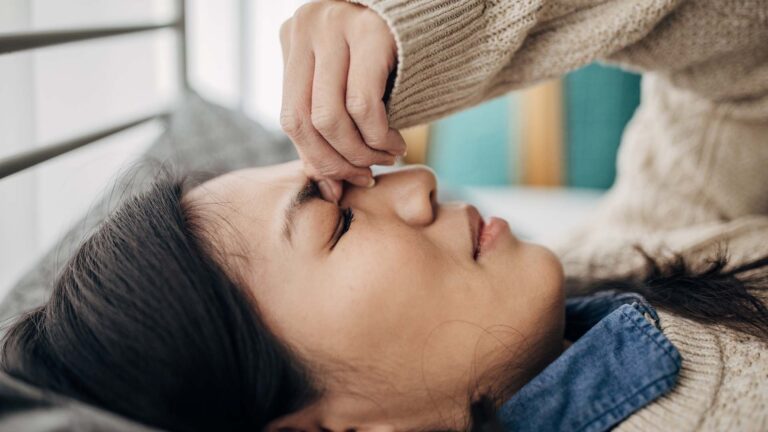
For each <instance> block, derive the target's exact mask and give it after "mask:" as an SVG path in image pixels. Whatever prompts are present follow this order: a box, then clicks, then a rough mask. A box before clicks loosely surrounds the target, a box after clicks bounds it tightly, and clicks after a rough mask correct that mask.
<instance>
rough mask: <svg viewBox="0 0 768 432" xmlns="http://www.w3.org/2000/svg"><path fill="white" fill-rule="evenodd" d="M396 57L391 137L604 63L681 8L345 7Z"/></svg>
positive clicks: (587, 4)
mask: <svg viewBox="0 0 768 432" xmlns="http://www.w3.org/2000/svg"><path fill="white" fill-rule="evenodd" d="M349 1H352V2H354V3H359V4H363V5H365V6H367V7H369V8H371V9H373V10H375V11H376V12H378V13H379V15H381V16H382V17H383V18H384V19H385V21H386V22H387V23H388V24H389V26H390V29H391V30H392V32H393V34H394V36H395V39H396V43H397V47H398V65H397V71H396V79H395V83H394V87H393V89H392V92H391V94H390V97H389V99H388V102H387V109H388V113H389V119H390V124H391V125H392V126H393V127H396V128H402V127H407V126H411V125H415V124H421V123H426V122H429V121H432V120H434V119H437V118H439V117H443V116H445V115H447V114H450V113H452V112H455V111H458V110H461V109H463V108H467V107H469V106H472V105H476V104H478V103H480V102H482V101H484V100H487V99H489V98H492V97H494V96H497V95H500V94H503V93H505V92H507V91H510V90H512V89H515V88H519V87H522V86H524V85H527V84H531V83H534V82H536V81H540V80H545V79H548V78H553V77H557V76H560V75H562V74H563V73H565V72H567V71H569V70H572V69H575V68H577V67H579V66H582V65H585V64H587V63H590V62H592V61H594V60H595V59H598V58H603V57H606V56H610V55H611V54H614V53H616V52H618V51H619V50H621V49H622V48H624V47H627V46H630V45H632V44H634V43H636V42H638V41H640V40H641V39H643V38H644V37H645V36H646V35H648V34H649V33H650V32H652V31H653V29H654V27H655V26H656V25H657V24H658V23H659V22H660V21H662V20H663V19H664V18H665V17H666V16H668V15H669V14H670V12H672V11H673V10H675V8H676V7H678V5H679V3H681V2H682V1H683V0H579V1H574V0H568V1H565V0H410V1H403V0H349Z"/></svg>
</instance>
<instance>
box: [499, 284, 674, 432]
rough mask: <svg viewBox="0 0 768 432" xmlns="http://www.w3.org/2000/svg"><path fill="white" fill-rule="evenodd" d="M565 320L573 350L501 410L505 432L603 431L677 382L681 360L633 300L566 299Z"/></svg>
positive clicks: (622, 296) (647, 309) (607, 295)
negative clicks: (572, 341)
mask: <svg viewBox="0 0 768 432" xmlns="http://www.w3.org/2000/svg"><path fill="white" fill-rule="evenodd" d="M565 313H566V330H565V337H566V339H568V340H575V342H574V343H573V345H571V347H570V348H568V349H567V350H566V351H565V352H564V353H563V354H562V355H560V357H558V358H557V359H556V360H555V361H554V362H553V363H551V364H550V365H549V366H547V368H546V369H544V370H543V371H542V372H541V373H540V374H538V375H537V376H536V377H534V378H533V380H531V381H530V382H528V383H527V384H526V385H525V386H523V388H522V389H520V390H519V391H518V392H517V393H515V395H514V396H512V398H510V399H509V400H507V401H506V402H505V403H504V404H503V405H502V407H501V409H500V410H499V412H498V417H499V420H500V421H501V423H502V425H503V427H504V430H505V431H515V432H525V431H538V432H546V431H584V432H587V431H588V432H599V431H605V430H609V429H611V428H612V427H613V426H615V425H616V424H617V423H619V422H621V421H622V420H624V419H625V418H627V417H628V416H629V415H631V414H632V413H634V412H635V411H637V410H639V409H640V408H642V407H643V406H645V405H647V404H648V403H650V402H651V401H653V400H654V399H656V398H658V397H659V396H661V395H663V394H664V393H666V392H668V391H669V390H671V389H672V387H674V385H675V383H676V382H677V375H678V373H679V372H680V363H681V358H680V354H679V353H678V352H677V349H675V347H674V346H673V345H672V343H671V342H670V341H669V340H668V339H667V338H666V336H664V334H663V333H662V332H661V331H660V330H659V329H658V328H657V326H658V322H659V316H658V315H657V314H656V311H655V310H654V309H653V307H651V306H650V305H649V304H648V302H647V301H646V300H645V299H644V298H643V297H642V296H640V295H639V294H634V293H614V292H601V293H599V294H595V295H591V296H586V297H577V298H572V299H569V300H568V301H567V302H566V312H565Z"/></svg>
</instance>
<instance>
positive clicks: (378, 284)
mask: <svg viewBox="0 0 768 432" xmlns="http://www.w3.org/2000/svg"><path fill="white" fill-rule="evenodd" d="M350 240H352V239H351V238H350ZM354 241H355V242H356V243H354V244H353V243H352V242H349V244H347V245H345V246H347V248H346V249H345V250H339V254H338V256H336V257H333V260H332V261H331V263H330V264H329V265H327V266H326V270H328V269H329V268H332V269H335V270H334V271H333V273H331V274H329V276H328V278H327V282H328V283H329V285H328V286H327V287H326V288H325V289H326V290H327V291H326V292H327V293H328V296H327V297H326V298H325V299H323V300H321V301H323V303H325V307H324V315H325V318H324V319H323V320H324V321H325V322H326V323H328V324H330V326H328V327H329V328H327V331H328V332H332V334H334V335H337V336H338V337H336V338H334V341H332V344H333V346H329V347H327V348H329V349H334V350H336V352H343V353H348V354H350V355H364V356H380V355H382V354H383V352H380V351H391V349H392V346H393V345H398V346H399V347H401V348H403V349H405V347H407V346H409V345H411V343H410V342H409V341H410V340H412V341H413V342H414V343H417V341H420V340H421V339H422V338H423V333H425V331H426V330H424V327H426V325H422V324H424V316H425V315H426V316H430V315H434V314H430V313H428V310H427V309H429V308H430V307H431V305H435V304H436V302H435V301H434V299H435V298H436V297H437V296H438V295H439V293H437V292H436V290H438V289H439V287H438V286H437V285H438V284H437V283H436V278H435V274H439V261H438V260H436V259H435V257H436V256H438V255H437V251H436V250H433V246H432V245H431V244H430V243H429V242H427V241H424V240H423V239H420V238H416V237H407V236H397V235H392V234H390V235H388V236H386V237H383V238H382V237H376V238H374V236H373V235H370V236H367V237H366V236H363V235H359V236H357V238H355V240H354ZM389 355H391V353H390V354H389Z"/></svg>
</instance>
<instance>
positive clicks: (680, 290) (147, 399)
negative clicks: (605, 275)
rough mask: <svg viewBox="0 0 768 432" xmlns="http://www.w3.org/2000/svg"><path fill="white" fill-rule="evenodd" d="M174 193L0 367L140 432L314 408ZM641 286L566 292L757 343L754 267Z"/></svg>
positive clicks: (71, 271) (128, 214)
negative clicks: (618, 299)
mask: <svg viewBox="0 0 768 432" xmlns="http://www.w3.org/2000/svg"><path fill="white" fill-rule="evenodd" d="M183 184H184V183H183V182H182V181H173V180H171V179H164V180H159V181H158V182H156V183H155V184H154V185H153V186H152V187H151V188H150V190H149V191H148V192H145V193H143V194H141V195H139V196H137V197H135V198H132V199H129V200H128V201H127V202H126V204H124V205H123V206H122V207H121V208H120V209H119V210H118V211H117V212H115V213H114V214H113V215H111V216H110V217H109V218H108V219H107V220H105V221H104V222H103V223H102V224H101V226H100V227H99V228H98V229H97V231H96V232H95V233H94V234H93V235H92V236H91V237H90V238H88V239H87V240H86V241H85V242H84V243H83V244H82V246H81V247H80V248H79V249H78V251H77V252H76V253H75V254H74V256H73V257H72V258H71V260H70V261H69V262H68V263H67V264H66V266H65V267H64V268H63V270H62V272H61V273H60V274H59V275H58V277H57V279H56V281H55V286H54V289H53V293H52V295H51V297H50V299H49V301H48V302H47V303H46V304H45V305H44V306H41V307H39V308H37V309H35V310H33V311H31V312H29V313H27V314H24V315H23V316H21V317H20V318H19V319H18V320H17V321H16V322H15V323H14V325H13V326H12V327H11V328H10V329H9V331H8V333H7V335H6V338H5V340H4V342H3V346H2V353H0V366H1V367H2V368H3V369H4V370H5V371H6V372H7V373H9V374H10V375H13V376H15V377H17V378H19V379H22V380H24V381H27V382H29V383H31V384H33V385H36V386H38V387H40V388H43V389H47V390H50V391H54V392H57V393H61V394H64V395H67V396H70V397H74V398H76V399H79V400H82V401H85V402H87V403H91V404H94V405H97V406H100V407H103V408H105V409H108V410H110V411H113V412H116V413H119V414H122V415H125V416H127V417H130V418H133V419H136V420H139V421H141V422H144V423H146V424H149V425H153V426H157V427H161V428H165V429H169V430H180V431H196V430H251V431H253V430H260V429H263V428H264V427H265V426H266V425H267V424H269V422H271V421H272V420H275V419H277V418H279V417H281V416H284V415H286V414H288V413H291V412H294V411H297V410H299V409H301V408H302V407H305V406H307V405H308V404H310V403H311V402H313V401H314V400H316V399H317V398H318V397H319V396H320V394H321V392H322V389H320V388H319V385H318V384H317V383H316V382H315V381H314V380H313V377H312V374H311V373H310V371H309V365H308V363H307V362H306V361H303V359H302V358H301V357H300V356H299V355H298V354H297V353H295V352H294V351H292V350H291V349H289V347H287V346H286V345H284V344H283V343H282V342H281V341H280V340H279V339H278V338H277V337H276V336H275V335H273V334H272V333H271V332H270V331H269V329H268V328H267V326H266V325H265V324H264V323H263V322H262V320H261V319H260V317H259V314H258V305H257V304H256V302H255V300H254V299H253V298H252V296H251V295H250V294H249V292H248V291H247V290H245V289H244V287H243V286H242V284H240V283H238V282H237V280H236V279H235V278H234V277H233V275H232V272H227V271H226V270H225V269H224V268H223V267H222V266H221V265H219V264H218V263H217V261H216V260H215V259H214V253H213V251H212V250H211V245H210V244H209V242H207V241H206V239H205V238H204V237H205V236H204V235H203V233H202V232H201V229H200V226H199V224H198V223H197V219H196V216H195V214H193V213H194V211H191V209H190V208H187V206H185V204H184V202H183V200H182V195H183V191H184V187H183ZM645 257H646V259H647V262H648V269H647V272H646V275H645V276H644V277H626V278H618V279H616V278H615V279H610V280H596V281H570V284H571V289H572V290H577V291H578V292H580V293H585V292H595V291H599V290H604V289H613V290H625V291H635V292H639V293H640V294H642V295H644V296H645V297H646V298H647V299H648V300H649V301H650V302H651V303H652V304H654V305H655V306H657V307H659V308H663V309H667V310H670V311H672V312H675V313H678V314H680V315H682V316H684V317H687V318H691V319H693V320H696V321H699V322H702V323H706V324H711V323H720V324H723V325H726V326H730V327H731V328H734V329H736V330H739V331H744V332H747V333H750V334H754V335H757V336H759V337H762V338H768V325H767V324H768V312H767V311H766V308H765V305H764V304H763V303H762V302H761V301H760V300H759V299H757V298H756V297H754V295H753V294H752V291H754V290H759V289H765V287H766V285H767V284H766V279H768V277H766V274H765V273H761V274H757V273H755V272H754V271H753V270H755V269H758V268H760V267H763V266H766V265H768V259H762V260H758V261H755V262H753V263H750V264H746V265H743V266H741V267H738V268H735V269H732V270H726V267H727V265H726V264H727V260H726V258H725V254H721V255H718V256H717V257H716V259H715V260H713V261H712V262H711V263H710V264H709V265H708V266H707V267H706V268H705V269H704V270H703V271H694V270H692V269H691V268H690V266H688V265H687V264H686V262H685V260H683V259H682V258H681V257H679V256H678V257H676V258H675V259H673V260H671V261H668V262H667V261H664V262H662V261H657V260H654V259H652V258H651V257H650V256H648V255H645ZM500 402H502V400H499V399H498V398H492V397H490V396H489V395H480V396H479V397H478V398H477V399H476V400H473V401H471V403H470V405H469V411H470V425H469V427H468V429H470V430H472V431H474V432H481V431H485V432H491V431H494V432H497V431H501V430H502V429H501V427H500V426H499V424H498V420H497V418H496V415H495V410H496V409H497V408H498V404H499V403H500Z"/></svg>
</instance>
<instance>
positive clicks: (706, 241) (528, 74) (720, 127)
mask: <svg viewBox="0 0 768 432" xmlns="http://www.w3.org/2000/svg"><path fill="white" fill-rule="evenodd" d="M350 1H354V2H356V3H361V4H364V5H366V6H368V7H370V8H372V9H374V10H376V11H377V12H378V13H379V14H380V15H381V16H382V17H383V18H384V19H385V20H386V21H387V23H388V24H389V26H390V28H391V30H392V32H393V34H394V35H395V39H396V41H397V47H398V66H397V79H396V82H395V85H394V88H393V90H392V93H391V96H390V99H389V101H388V106H387V109H388V113H389V119H390V123H391V125H392V126H393V127H397V128H403V127H407V126H412V125H416V124H420V123H426V122H429V121H432V120H435V119H437V118H439V117H443V116H445V115H448V114H450V113H452V112H455V111H458V110H461V109H464V108H467V107H470V106H472V105H475V104H478V103H480V102H482V101H484V100H487V99H489V98H492V97H494V96H497V95H501V94H503V93H506V92H509V91H510V90H514V89H516V88H520V87H523V86H526V85H530V84H532V83H535V82H537V81H541V80H545V79H548V78H552V77H557V76H560V75H562V74H563V73H565V72H567V71H569V70H572V69H574V68H577V67H580V66H582V65H585V64H587V63H590V62H592V61H594V60H596V59H600V60H604V61H608V62H613V63H617V64H619V65H621V66H623V67H626V68H631V69H634V70H637V71H642V72H643V73H644V76H643V86H642V103H641V105H640V108H639V109H638V111H637V112H636V113H635V116H634V118H633V120H632V121H631V123H630V124H629V126H628V127H627V129H626V131H625V133H624V137H623V139H622V144H621V148H620V151H619V160H618V177H617V181H616V184H615V185H614V186H613V188H612V189H611V190H610V192H609V193H608V194H607V196H606V197H605V198H604V200H603V202H602V203H601V205H600V206H599V208H598V210H597V213H596V215H595V216H594V217H593V218H591V220H590V222H589V223H588V224H586V225H584V226H582V227H581V228H580V229H579V230H577V231H576V232H574V233H573V235H572V236H571V237H569V238H566V239H563V241H562V245H561V246H560V247H559V248H558V252H559V254H560V255H561V257H562V259H563V260H564V264H565V267H566V271H567V272H568V273H569V274H571V275H579V274H586V273H587V271H588V269H589V271H590V272H592V273H594V272H598V273H600V275H602V276H605V275H609V274H613V273H623V272H626V271H632V270H635V269H637V268H639V265H640V264H641V260H640V257H639V256H637V254H635V253H634V252H631V246H632V245H633V244H637V243H639V244H641V245H642V246H644V247H645V248H646V249H650V250H651V251H653V250H655V249H657V248H666V249H668V250H673V251H680V252H683V253H684V254H685V255H687V256H689V257H690V258H691V259H693V260H696V259H697V257H698V259H699V260H701V259H703V258H704V257H706V256H707V255H708V254H710V253H712V251H713V249H714V248H715V247H716V245H718V244H722V243H725V244H727V245H728V249H729V251H730V252H731V254H732V257H733V259H734V263H738V262H742V261H743V260H747V259H750V258H754V257H756V256H758V255H765V254H768V0H410V1H405V0H350ZM594 263H598V264H601V265H602V266H601V267H599V268H597V269H591V268H590V264H594ZM661 318H662V323H661V324H662V329H663V331H664V333H665V334H666V335H667V337H668V338H669V339H670V340H671V341H672V342H673V343H674V344H675V346H677V348H678V349H679V350H680V353H681V354H682V357H683V368H682V372H681V375H680V380H679V383H678V384H677V386H676V387H675V389H674V390H673V391H672V392H671V394H669V395H667V396H664V397H662V398H660V399H659V400H657V401H656V402H654V403H652V404H651V405H649V406H647V407H646V408H644V409H642V410H640V411H639V412H637V413H635V414H634V415H632V416H631V417H630V418H628V419H627V420H626V421H624V422H623V423H622V424H621V425H620V426H619V427H618V430H622V431H636V430H664V431H666V430H671V431H705V430H712V431H737V430H738V431H768V345H767V344H765V343H763V342H760V341H757V340H755V339H754V338H751V337H746V336H743V335H740V334H737V333H734V332H732V331H729V330H726V329H722V328H717V327H712V326H704V325H699V324H696V323H693V322H690V321H687V320H685V319H682V318H680V317H678V316H674V315H672V314H668V313H663V312H662V313H661Z"/></svg>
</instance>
